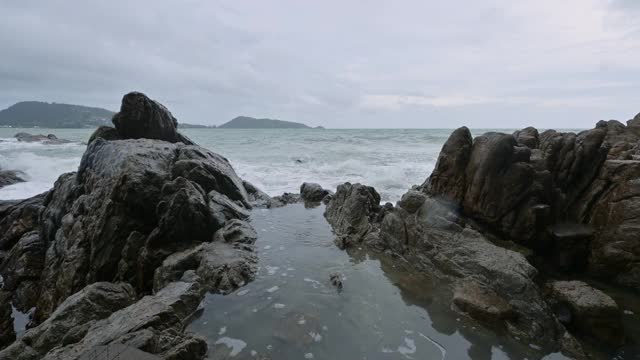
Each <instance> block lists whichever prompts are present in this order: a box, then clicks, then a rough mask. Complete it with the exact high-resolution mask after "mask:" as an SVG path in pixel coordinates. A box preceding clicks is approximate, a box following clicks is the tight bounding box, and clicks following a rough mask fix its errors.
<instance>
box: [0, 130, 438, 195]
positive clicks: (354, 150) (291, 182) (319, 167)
mask: <svg viewBox="0 0 640 360" xmlns="http://www.w3.org/2000/svg"><path fill="white" fill-rule="evenodd" d="M18 131H21V130H19V129H0V140H3V141H1V142H0V166H2V167H4V165H9V166H7V168H8V169H18V170H22V171H24V172H25V173H26V174H27V177H28V180H29V181H28V182H27V183H24V184H21V185H12V186H9V187H6V188H4V189H0V199H9V198H25V197H28V196H32V195H35V194H37V193H39V192H42V191H46V190H48V189H49V188H51V186H52V185H53V182H54V181H55V179H57V177H58V176H59V175H60V174H62V173H64V172H68V171H75V170H76V169H77V167H78V164H79V162H80V158H81V156H82V153H83V152H84V149H85V146H84V145H82V144H81V143H80V142H76V143H70V144H60V145H45V144H41V143H19V142H18V141H16V140H15V139H13V138H11V137H12V136H13V135H14V134H15V133H16V132H18ZM42 131H46V132H53V133H55V134H56V135H57V136H58V137H59V138H67V139H78V140H82V141H86V139H88V138H89V135H90V134H91V132H92V131H93V130H92V129H56V130H44V129H41V131H39V132H42ZM184 132H185V133H186V134H187V135H188V136H189V137H190V138H192V139H193V140H194V141H195V142H196V143H198V144H200V145H201V146H203V147H205V148H208V149H210V150H212V151H215V152H217V153H220V154H221V155H224V156H225V157H227V158H228V159H229V160H230V162H231V164H232V165H233V167H234V168H235V170H236V172H237V173H238V175H240V176H241V177H242V178H244V179H246V180H248V181H250V182H252V183H253V184H254V185H256V186H258V187H259V188H260V189H262V190H263V191H265V192H266V193H268V194H269V195H272V196H275V195H280V194H282V193H283V192H298V191H299V188H300V184H302V183H303V182H305V181H313V182H317V183H319V184H320V185H322V186H323V187H325V188H328V189H335V188H336V186H337V185H339V184H342V183H344V182H345V181H350V182H352V183H355V182H361V183H365V184H367V185H371V186H373V187H375V188H376V190H378V192H379V193H380V195H381V197H382V201H397V200H399V198H400V196H401V195H402V194H403V193H404V192H406V190H407V189H408V188H410V187H411V185H414V184H420V183H422V182H423V181H424V180H425V179H426V178H427V176H428V175H429V173H430V172H431V170H432V169H433V166H434V165H435V162H436V160H437V156H438V153H439V151H440V148H441V147H442V144H443V143H444V142H445V141H446V139H447V137H448V136H449V134H450V130H327V131H322V132H309V133H295V134H292V133H290V132H289V133H287V132H286V131H282V132H272V131H271V132H265V131H261V130H248V131H243V132H241V133H240V132H238V133H234V132H224V131H200V130H198V129H185V130H184ZM293 149H295V151H293ZM297 160H300V161H297ZM13 165H17V166H13Z"/></svg>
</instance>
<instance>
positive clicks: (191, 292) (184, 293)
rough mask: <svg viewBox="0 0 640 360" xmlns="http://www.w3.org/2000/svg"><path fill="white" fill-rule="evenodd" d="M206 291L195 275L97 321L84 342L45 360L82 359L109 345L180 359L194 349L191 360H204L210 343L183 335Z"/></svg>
mask: <svg viewBox="0 0 640 360" xmlns="http://www.w3.org/2000/svg"><path fill="white" fill-rule="evenodd" d="M204 292H205V291H204V288H203V287H201V286H200V284H199V279H198V277H197V276H195V275H193V274H185V276H184V277H183V279H181V280H179V281H176V282H172V283H170V284H167V286H166V287H164V288H163V289H162V290H160V291H158V292H157V293H156V294H155V295H150V296H145V297H143V298H142V299H140V300H139V301H137V302H136V303H134V304H132V305H130V306H128V307H125V308H123V309H121V310H118V311H116V312H114V313H112V314H111V315H110V316H109V317H107V318H105V319H102V320H99V321H96V322H95V323H93V325H91V326H90V327H89V328H88V329H87V332H86V335H85V336H84V337H83V338H82V340H81V341H79V342H77V343H74V344H70V345H67V346H64V347H58V348H56V349H54V350H52V351H50V352H49V353H48V354H47V355H46V356H45V357H44V359H46V360H63V359H65V360H67V359H78V358H79V357H80V356H82V355H83V354H85V353H86V352H87V351H90V350H91V349H93V348H94V347H95V346H103V345H108V344H124V345H127V346H134V345H137V346H138V347H139V348H140V350H143V351H146V352H150V353H153V354H158V355H159V356H160V357H161V358H167V357H169V356H171V358H173V359H176V357H175V355H171V354H176V353H178V354H179V353H182V352H183V350H181V349H185V348H186V349H192V350H194V352H193V353H192V354H191V356H192V357H190V358H189V359H202V358H204V356H205V353H206V342H205V341H204V340H203V339H201V338H196V337H193V336H191V335H186V334H183V333H182V331H183V329H184V326H185V325H186V322H187V321H188V320H189V319H190V318H191V316H192V314H193V312H194V311H196V309H197V307H198V304H199V303H200V301H201V300H202V298H203V296H204Z"/></svg>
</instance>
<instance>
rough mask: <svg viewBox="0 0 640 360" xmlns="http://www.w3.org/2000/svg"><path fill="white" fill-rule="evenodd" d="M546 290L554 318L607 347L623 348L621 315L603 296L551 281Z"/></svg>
mask: <svg viewBox="0 0 640 360" xmlns="http://www.w3.org/2000/svg"><path fill="white" fill-rule="evenodd" d="M547 290H548V295H549V297H550V298H551V302H552V304H553V307H554V310H555V311H556V313H558V318H559V319H560V321H562V322H563V323H564V324H566V325H567V326H568V327H569V328H571V329H573V330H575V331H576V332H578V333H581V334H584V335H589V336H592V337H594V338H596V339H598V340H600V341H602V342H604V343H606V344H607V345H611V346H620V345H622V344H624V331H623V326H622V311H621V310H620V308H619V307H618V305H617V304H616V302H615V301H614V300H613V299H612V298H611V297H609V296H608V295H607V294H605V293H603V292H602V291H600V290H598V289H595V288H593V287H591V286H589V285H588V284H586V283H584V282H582V281H551V282H549V283H548V284H547Z"/></svg>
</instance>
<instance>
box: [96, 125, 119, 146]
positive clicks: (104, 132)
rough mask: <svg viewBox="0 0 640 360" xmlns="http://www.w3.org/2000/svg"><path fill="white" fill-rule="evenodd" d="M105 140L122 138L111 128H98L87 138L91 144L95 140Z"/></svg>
mask: <svg viewBox="0 0 640 360" xmlns="http://www.w3.org/2000/svg"><path fill="white" fill-rule="evenodd" d="M98 138H100V139H105V140H121V139H122V137H121V136H120V133H118V130H117V129H116V128H113V127H111V126H99V127H98V128H97V129H96V131H94V132H93V134H91V136H90V137H89V141H88V143H89V144H91V143H92V142H93V141H94V140H95V139H98Z"/></svg>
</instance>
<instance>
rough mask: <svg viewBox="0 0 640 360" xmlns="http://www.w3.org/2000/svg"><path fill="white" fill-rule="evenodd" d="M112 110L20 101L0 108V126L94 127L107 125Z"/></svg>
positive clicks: (109, 121) (111, 115)
mask: <svg viewBox="0 0 640 360" xmlns="http://www.w3.org/2000/svg"><path fill="white" fill-rule="evenodd" d="M113 114H114V112H113V111H109V110H106V109H102V108H96V107H88V106H81V105H71V104H59V103H48V102H41V101H22V102H19V103H16V104H14V105H12V106H10V107H8V108H6V109H4V110H0V126H11V127H46V128H94V127H98V126H101V125H109V124H110V123H111V118H112V117H113Z"/></svg>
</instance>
